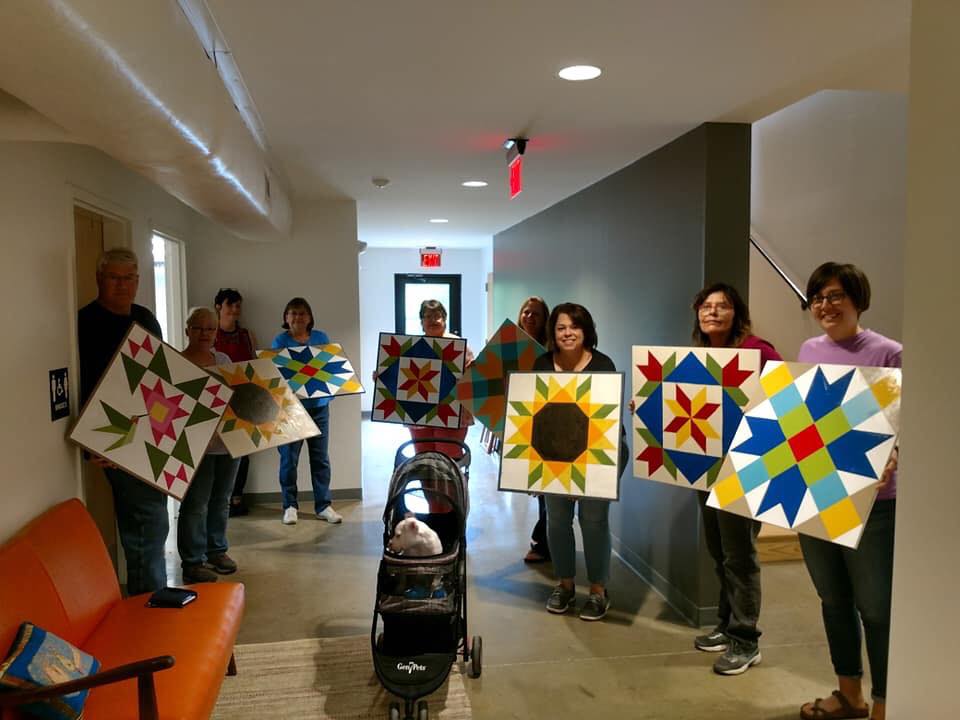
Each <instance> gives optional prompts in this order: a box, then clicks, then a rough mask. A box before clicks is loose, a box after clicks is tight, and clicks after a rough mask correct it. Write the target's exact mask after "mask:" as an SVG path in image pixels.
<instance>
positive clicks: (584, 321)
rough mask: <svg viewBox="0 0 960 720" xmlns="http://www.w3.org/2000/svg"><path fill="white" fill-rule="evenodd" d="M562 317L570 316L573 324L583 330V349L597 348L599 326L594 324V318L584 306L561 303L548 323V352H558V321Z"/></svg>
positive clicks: (551, 314)
mask: <svg viewBox="0 0 960 720" xmlns="http://www.w3.org/2000/svg"><path fill="white" fill-rule="evenodd" d="M561 315H569V316H570V319H571V320H572V321H573V324H574V325H576V326H577V327H578V328H580V329H581V330H583V347H585V348H586V349H587V350H593V349H594V348H595V347H596V346H597V326H596V325H594V324H593V316H592V315H591V314H590V311H589V310H587V309H586V308H585V307H584V306H583V305H578V304H577V303H570V302H567V303H560V304H559V305H557V306H556V307H555V308H554V309H553V312H552V313H550V319H549V320H548V321H547V350H549V351H550V352H556V351H557V320H559V319H560V316H561Z"/></svg>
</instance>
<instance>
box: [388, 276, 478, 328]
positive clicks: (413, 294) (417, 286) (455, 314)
mask: <svg viewBox="0 0 960 720" xmlns="http://www.w3.org/2000/svg"><path fill="white" fill-rule="evenodd" d="M393 280H394V308H395V311H396V327H397V329H396V331H395V332H397V333H402V334H404V335H422V334H423V328H422V327H421V326H420V304H421V303H422V302H423V301H424V300H439V301H440V302H441V303H443V306H444V307H445V308H446V309H447V330H448V331H449V332H452V333H453V334H454V335H461V334H462V333H461V331H460V330H461V328H460V276H459V275H438V274H432V273H431V274H429V275H419V274H416V275H415V274H400V273H397V274H396V275H394V276H393Z"/></svg>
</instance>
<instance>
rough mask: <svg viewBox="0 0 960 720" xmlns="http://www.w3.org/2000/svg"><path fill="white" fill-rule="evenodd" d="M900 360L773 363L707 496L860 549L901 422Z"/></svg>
mask: <svg viewBox="0 0 960 720" xmlns="http://www.w3.org/2000/svg"><path fill="white" fill-rule="evenodd" d="M901 377H902V376H901V371H900V369H899V368H873V367H853V366H848V365H812V364H808V363H786V362H769V363H767V366H766V367H765V368H764V371H763V374H762V375H761V377H760V385H761V388H762V394H761V396H760V398H759V399H758V400H757V401H756V402H754V403H751V405H750V406H749V407H747V408H746V409H745V412H744V416H743V420H742V422H741V423H740V426H739V427H738V428H737V432H736V434H735V435H734V438H733V442H732V443H731V446H730V451H729V453H728V454H727V458H726V460H725V462H724V465H723V467H722V469H721V471H720V476H719V478H718V480H717V482H716V483H715V484H714V485H713V487H712V488H711V491H710V497H709V498H708V499H707V504H708V505H710V506H711V507H715V508H719V509H721V510H726V511H727V512H733V513H736V514H738V515H743V516H745V517H750V518H754V519H756V520H760V521H762V522H766V523H771V524H772V525H777V526H778V527H783V528H789V529H792V530H796V531H797V532H799V533H803V534H805V535H810V536H813V537H817V538H820V539H822V540H827V541H829V542H833V543H836V544H838V545H844V546H846V547H852V548H855V547H857V545H858V544H859V542H860V537H861V535H862V534H863V528H864V525H865V524H866V522H867V519H868V518H869V515H870V510H871V509H872V508H873V503H874V500H875V499H876V496H877V489H878V484H879V480H880V478H881V475H882V473H883V468H884V466H885V465H886V463H887V461H888V460H889V458H890V453H891V452H892V450H893V448H894V446H895V445H896V439H897V434H898V432H899V429H900V386H901Z"/></svg>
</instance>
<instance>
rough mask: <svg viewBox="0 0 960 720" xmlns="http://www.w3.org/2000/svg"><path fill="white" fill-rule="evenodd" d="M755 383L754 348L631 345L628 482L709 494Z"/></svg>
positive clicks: (754, 393)
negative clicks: (639, 480)
mask: <svg viewBox="0 0 960 720" xmlns="http://www.w3.org/2000/svg"><path fill="white" fill-rule="evenodd" d="M759 377H760V351H759V350H737V349H726V348H716V349H714V348H691V347H660V346H634V348H633V399H634V403H635V404H636V410H635V411H634V413H633V433H634V434H633V442H634V450H635V455H634V460H633V474H634V476H636V477H638V478H642V479H646V480H656V481H658V482H663V483H668V484H670V485H676V486H677V487H684V488H693V489H695V490H709V489H710V486H711V485H713V483H714V482H715V481H716V479H717V475H718V474H719V473H720V468H721V466H722V465H723V458H724V455H725V454H726V452H727V449H728V448H729V447H730V442H731V440H732V439H733V435H734V433H735V432H736V430H737V427H738V426H739V425H740V419H741V418H742V417H743V408H744V407H746V406H747V404H748V403H749V401H750V400H751V398H756V397H758V395H759V393H760V383H759Z"/></svg>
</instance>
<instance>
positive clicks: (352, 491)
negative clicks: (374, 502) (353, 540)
mask: <svg viewBox="0 0 960 720" xmlns="http://www.w3.org/2000/svg"><path fill="white" fill-rule="evenodd" d="M243 496H244V497H245V498H246V499H247V500H248V501H249V502H250V503H251V504H257V503H279V502H282V501H283V495H282V494H280V493H279V492H261V493H244V494H243ZM330 498H331V499H332V500H363V489H362V488H344V489H341V490H331V491H330ZM297 500H299V501H306V500H313V490H297Z"/></svg>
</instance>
